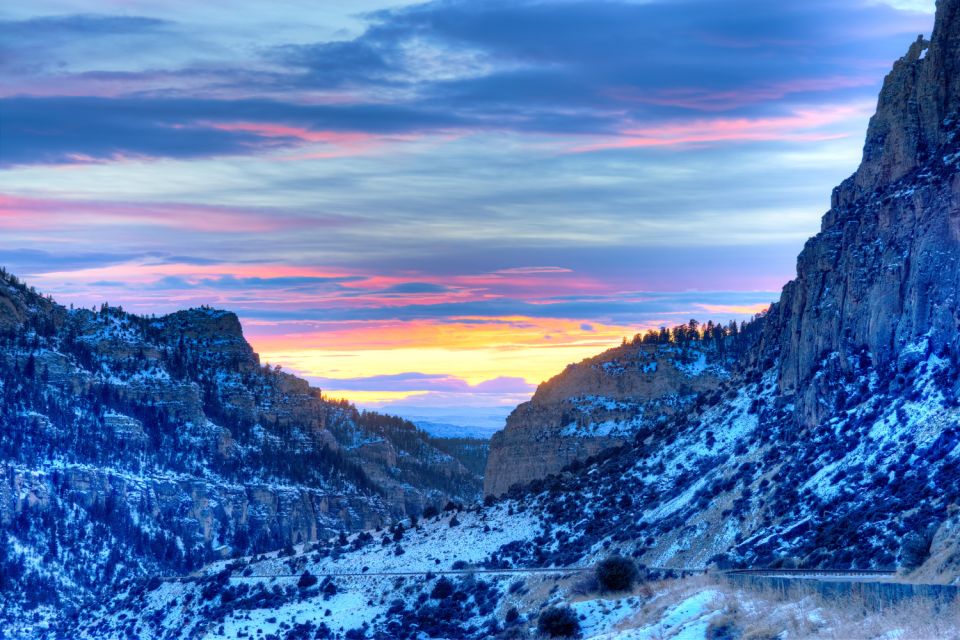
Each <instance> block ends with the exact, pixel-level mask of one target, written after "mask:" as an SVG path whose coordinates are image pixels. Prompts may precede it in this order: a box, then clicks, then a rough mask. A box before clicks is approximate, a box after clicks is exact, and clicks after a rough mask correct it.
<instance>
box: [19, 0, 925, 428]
mask: <svg viewBox="0 0 960 640" xmlns="http://www.w3.org/2000/svg"><path fill="white" fill-rule="evenodd" d="M734 4H737V5H738V6H737V8H736V10H732V9H730V8H729V7H725V6H724V5H723V3H712V2H705V1H704V2H700V1H699V0H698V1H697V2H695V3H694V6H693V7H691V6H688V5H689V3H680V4H677V3H669V2H659V1H658V2H645V3H630V2H609V3H600V4H597V3H580V2H546V3H527V2H516V3H499V2H493V3H470V2H459V1H455V2H443V3H423V4H415V3H400V4H397V3H391V2H382V1H380V0H369V1H367V0H364V1H363V2H361V3H359V4H356V3H339V4H338V3H320V4H319V5H317V4H316V3H307V4H303V3H300V2H297V1H294V2H289V3H283V6H282V7H267V6H266V5H262V4H257V3H246V2H241V3H233V6H231V7H229V8H227V7H226V6H221V5H219V4H216V3H215V4H210V3H194V4H184V3H166V2H159V1H154V0H144V1H142V2H137V3H134V4H128V3H111V2H106V3H100V4H99V5H97V3H94V4H93V5H90V3H76V2H73V1H72V0H67V1H61V0H56V1H54V0H49V1H48V0H38V2H34V3H29V4H24V3H20V4H18V5H11V6H7V7H4V9H2V10H0V12H2V25H0V28H2V29H3V33H4V34H5V35H4V37H5V42H4V53H5V58H6V60H5V62H4V65H5V66H4V68H5V69H6V70H7V71H8V73H7V74H5V76H4V78H3V80H0V96H2V97H0V116H2V117H0V166H2V169H3V170H2V172H0V194H2V195H0V264H2V265H3V266H5V267H6V268H8V269H10V270H11V271H12V272H14V273H16V274H18V275H19V276H21V277H23V278H24V279H25V280H26V281H27V282H28V283H30V284H32V285H34V286H36V287H37V288H38V289H40V290H42V291H44V292H46V293H50V294H52V295H54V296H56V297H57V299H59V300H61V301H63V302H65V303H68V304H69V303H72V304H74V305H82V306H91V305H99V304H100V303H102V302H104V301H107V302H109V303H110V304H116V305H123V306H124V308H126V309H128V310H131V311H134V312H138V313H144V314H151V313H157V314H160V313H167V312H171V311H174V310H176V309H180V308H184V307H191V306H198V305H212V306H215V307H222V308H227V309H230V310H233V311H235V312H236V313H237V314H238V316H239V317H240V319H241V321H242V323H243V326H244V330H245V334H246V335H247V337H248V339H249V340H250V341H251V343H252V344H253V345H254V347H255V348H256V349H257V350H258V351H259V352H260V353H261V356H262V358H263V360H264V361H269V362H271V363H275V364H281V365H283V366H284V367H285V368H287V369H289V370H292V371H295V372H297V373H300V374H302V375H304V376H306V377H308V378H309V379H310V380H311V381H312V382H314V383H315V384H316V385H317V386H319V387H320V388H322V389H323V390H324V391H325V392H326V393H328V394H330V395H332V396H335V397H346V398H349V399H351V400H354V401H356V402H359V403H361V405H363V406H376V407H385V408H387V409H389V410H392V411H397V412H399V413H401V414H403V415H408V416H419V415H425V414H427V413H430V412H434V413H436V412H438V411H440V409H441V408H442V409H443V410H444V411H446V414H445V415H449V414H450V411H447V409H449V408H451V407H453V408H456V409H457V410H458V411H460V413H459V414H458V417H457V418H456V419H457V420H459V421H461V422H462V423H463V424H469V423H470V422H471V421H472V420H474V419H476V420H480V419H483V420H488V421H491V422H498V421H500V420H502V417H503V415H504V414H505V413H506V412H507V411H508V410H509V408H511V407H512V406H514V405H515V404H516V403H518V402H521V401H523V400H524V399H526V398H528V397H529V396H530V394H531V393H532V392H533V390H534V389H535V386H536V384H538V383H539V382H541V381H543V380H546V379H549V378H550V377H552V376H553V375H555V374H557V373H559V372H560V371H561V370H562V369H563V368H564V366H565V365H566V364H568V363H570V362H573V361H577V360H580V359H583V358H585V357H588V356H591V355H594V354H596V353H598V352H599V351H602V350H603V349H605V348H608V347H611V346H614V345H617V344H619V343H620V341H621V340H622V339H623V337H625V336H632V335H633V334H635V333H638V332H640V331H643V330H645V329H647V328H651V327H659V326H661V325H667V326H669V325H672V324H676V323H680V322H684V321H686V320H688V319H690V318H698V319H701V320H708V319H713V320H716V321H722V322H728V321H730V320H744V319H746V318H749V317H751V316H752V315H754V314H756V313H759V312H761V311H763V310H764V309H766V308H767V306H768V305H769V303H770V301H771V300H773V299H774V298H775V297H776V292H777V291H778V290H779V288H780V287H781V286H782V285H783V283H784V282H786V281H787V280H788V279H790V278H791V277H792V276H793V273H794V258H795V255H796V253H797V251H798V250H799V248H801V247H802V245H803V242H804V241H805V239H806V238H807V237H809V236H810V235H811V234H813V233H814V232H816V230H817V228H818V220H819V218H820V216H821V215H822V213H823V212H824V211H825V210H826V209H827V208H828V207H829V201H828V198H827V197H826V195H825V194H828V193H829V190H830V188H831V187H832V186H833V185H835V184H837V183H839V181H840V180H841V179H843V178H844V177H845V176H846V175H847V174H848V173H849V172H850V170H851V169H852V167H853V166H855V164H856V161H857V159H858V158H859V155H860V152H861V148H860V141H861V140H862V131H863V129H864V127H865V125H866V122H867V118H868V116H869V114H870V113H871V111H872V110H873V105H874V104H875V95H876V91H877V88H878V85H879V82H880V80H881V79H882V77H883V73H884V70H885V69H887V68H889V61H890V60H892V59H895V58H896V57H897V56H899V55H901V53H902V46H903V42H904V38H905V37H906V36H911V37H915V35H916V34H917V33H919V32H921V31H924V30H925V29H928V27H929V23H930V19H931V14H930V11H931V10H932V2H930V3H910V4H904V3H894V2H876V3H864V2H858V1H852V0H851V1H849V2H846V1H845V2H839V3H834V4H833V5H832V6H831V11H830V12H829V17H828V16H827V13H825V12H823V11H821V10H820V8H818V7H817V6H813V5H810V6H808V5H806V4H803V3H799V4H798V3H760V2H751V1H747V0H744V1H743V2H740V1H739V0H738V2H736V3H734ZM173 5H176V6H173ZM348 5H349V6H348ZM681 5H682V6H681ZM740 5H742V6H740ZM928 5H929V6H928ZM264 24H269V25H270V28H269V29H264V28H263V25H264ZM757 24H763V25H766V26H765V31H764V33H763V34H762V35H761V34H759V33H758V32H757V30H756V25H757ZM211 25H218V26H217V28H213V27H212V26H211ZM490 25H500V27H498V28H497V29H492V28H491V27H490ZM589 33H604V34H607V35H605V37H604V38H601V39H595V38H589V37H584V34H589ZM666 33H669V34H673V35H671V36H669V37H667V36H664V35H661V34H666ZM676 34H683V37H677V35H676ZM651 52H654V53H655V54H656V55H653V54H652V53H651ZM454 413H456V412H454ZM491 416H494V417H493V418H491Z"/></svg>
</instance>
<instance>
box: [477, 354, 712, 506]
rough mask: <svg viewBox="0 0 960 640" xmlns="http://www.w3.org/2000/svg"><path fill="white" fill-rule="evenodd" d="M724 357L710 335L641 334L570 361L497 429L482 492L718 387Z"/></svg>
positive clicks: (627, 436) (613, 442) (638, 428)
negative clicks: (680, 339) (670, 338)
mask: <svg viewBox="0 0 960 640" xmlns="http://www.w3.org/2000/svg"><path fill="white" fill-rule="evenodd" d="M729 362H730V357H729V354H727V353H726V352H725V351H723V352H721V351H720V349H718V348H717V345H716V344H714V343H711V342H703V343H701V342H699V341H698V342H696V343H691V344H689V345H686V346H683V347H681V346H678V345H674V344H671V343H659V344H658V343H653V342H648V343H646V344H644V343H643V342H642V340H641V339H639V338H638V339H637V340H635V341H634V342H633V343H631V344H624V345H623V346H620V347H617V348H615V349H611V350H609V351H606V352H604V353H602V354H600V355H598V356H595V357H593V358H588V359H587V360H584V361H583V362H580V363H578V364H574V365H570V366H569V367H567V369H566V370H565V371H564V372H563V373H561V374H559V375H557V376H555V377H554V378H552V379H550V380H549V381H547V382H544V383H543V384H541V385H540V386H539V387H538V388H537V391H536V393H535V394H534V396H533V398H532V399H531V400H530V402H526V403H524V404H521V405H520V406H518V407H517V408H516V409H515V410H514V411H513V413H511V414H510V416H509V417H508V418H507V425H506V428H505V429H504V430H503V431H499V432H497V433H496V434H494V436H493V438H492V439H491V441H490V455H489V457H488V459H487V470H486V473H485V474H484V480H483V490H484V493H485V494H487V495H495V496H499V495H501V494H503V493H505V492H506V491H507V490H508V489H510V487H511V486H513V485H514V484H521V485H523V484H526V483H529V482H530V481H532V480H537V479H540V478H544V477H546V476H548V475H550V474H552V473H558V472H559V471H560V470H561V469H563V468H564V467H566V466H567V465H569V464H570V463H572V462H575V461H578V460H584V459H586V458H588V457H590V456H593V455H596V454H598V453H600V452H601V451H604V450H606V449H609V448H612V447H616V446H619V445H622V444H624V443H626V442H629V441H632V440H633V438H634V437H636V435H637V434H638V433H641V432H647V431H652V430H655V429H656V428H657V427H658V426H660V425H663V424H664V423H665V422H666V421H668V419H670V418H671V417H673V416H676V415H677V414H680V413H683V412H686V411H688V410H690V408H691V406H692V405H693V404H694V403H695V401H696V399H697V398H698V396H699V395H700V394H702V393H704V392H707V391H712V390H714V389H716V388H717V387H718V386H719V385H720V383H721V382H722V381H723V380H724V379H726V378H727V377H728V375H729V373H728V371H727V369H726V366H727V365H728V364H729Z"/></svg>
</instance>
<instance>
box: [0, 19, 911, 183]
mask: <svg viewBox="0 0 960 640" xmlns="http://www.w3.org/2000/svg"><path fill="white" fill-rule="evenodd" d="M368 20H369V27H368V28H367V30H366V31H365V32H364V33H362V34H361V35H359V36H358V37H356V38H354V39H352V40H343V41H326V42H316V43H309V44H289V43H277V44H271V45H268V46H265V47H263V48H261V51H262V57H261V58H259V59H253V60H250V59H240V58H230V57H224V58H222V59H218V60H216V61H213V62H209V63H205V64H203V65H197V64H185V65H183V66H181V67H179V68H172V69H171V68H168V69H158V68H156V66H155V65H152V66H150V67H149V68H147V67H144V68H142V69H140V72H141V73H142V74H143V77H138V76H137V73H136V72H134V73H130V70H127V73H126V75H117V74H116V73H115V72H116V71H117V70H116V69H114V70H110V69H96V68H92V69H87V70H85V71H84V72H83V75H82V77H81V76H77V77H73V76H71V74H70V73H69V72H67V73H66V76H67V77H66V78H64V77H63V76H64V74H62V73H61V74H57V75H55V76H53V75H52V76H50V77H51V80H50V84H51V86H52V87H56V86H70V87H71V91H74V92H77V91H82V78H83V77H86V78H88V79H89V80H90V83H91V84H90V87H91V89H92V90H96V89H97V87H98V86H100V85H98V84H97V82H98V80H97V79H98V78H100V79H102V80H105V81H108V82H113V83H120V84H121V85H122V84H123V83H127V84H128V85H129V90H128V91H127V92H126V95H123V92H122V90H118V89H117V88H116V87H111V88H110V89H109V91H110V92H111V93H112V94H113V95H115V97H113V98H106V97H97V96H96V95H86V96H82V95H77V96H54V95H50V92H51V88H43V87H42V86H41V85H42V76H43V74H41V73H39V72H36V73H34V77H32V79H31V81H30V82H28V83H27V85H28V86H30V87H31V88H32V90H34V91H35V92H36V93H38V94H44V95H45V97H41V96H39V95H38V96H33V97H29V96H20V97H9V98H7V99H5V100H4V102H3V103H2V104H0V109H2V111H3V114H4V117H3V122H2V127H3V129H2V131H0V135H2V137H3V142H2V144H3V147H2V149H0V152H2V156H3V163H4V164H5V165H7V166H9V165H18V164H29V163H48V164H49V163H76V162H98V161H99V162H103V161H117V160H123V159H126V158H131V157H134V158H143V157H146V158H159V157H172V158H203V157H211V156H221V155H250V154H264V153H271V152H274V151H276V150H278V149H289V148H298V147H302V146H307V145H310V144H326V145H333V146H334V147H344V146H349V145H359V144H369V143H370V140H371V139H379V138H389V137H390V136H397V135H416V134H443V135H449V134H451V133H462V132H470V131H474V132H475V131H509V132H513V133H518V134H537V135H560V136H568V137H580V138H583V137H597V136H599V137H605V138H610V137H615V138H616V137H622V138H624V139H625V140H626V141H628V143H629V141H632V144H634V145H635V144H637V141H638V132H640V134H639V140H640V141H642V143H643V144H645V145H650V144H667V145H669V144H677V143H688V142H700V143H702V142H711V143H718V142H728V141H731V140H734V141H735V140H747V141H750V140H753V141H756V140H771V139H783V140H790V139H797V138H796V136H797V135H798V134H797V132H796V128H797V123H796V122H795V119H796V117H797V116H796V114H798V113H807V114H816V113H819V107H820V106H822V105H836V104H853V103H858V102H859V101H862V100H863V99H865V98H866V97H870V98H872V97H873V94H874V92H875V87H876V84H877V82H878V81H879V80H880V78H881V77H882V75H883V71H884V70H885V69H886V68H888V67H889V61H890V60H891V59H893V58H895V57H896V56H897V55H900V54H901V53H902V50H903V48H904V46H905V45H904V43H905V42H906V40H905V37H906V34H914V33H916V32H917V31H920V30H923V29H924V28H927V27H928V26H929V15H926V14H922V13H915V12H904V11H898V10H896V9H894V8H892V7H890V6H888V5H884V4H867V3H864V2H861V1H860V0H856V1H855V0H846V1H843V2H827V1H826V0H816V1H813V2H804V3H780V2H767V1H761V0H731V1H728V2H717V1H716V0H687V1H685V2H662V1H661V2H647V3H633V2H582V1H562V2H532V1H521V2H502V1H493V2H483V3H476V2H465V1H445V2H430V3H426V4H419V5H414V6H408V7H401V8H398V9H392V10H387V11H380V12H375V13H373V14H370V15H369V16H368ZM3 24H4V26H3V27H2V28H0V33H2V32H3V30H4V29H6V30H7V31H9V32H11V33H15V34H17V36H16V37H15V38H13V40H12V42H11V43H10V44H8V46H9V47H10V48H11V50H12V51H13V55H14V57H15V58H25V57H27V56H34V57H36V58H37V59H38V60H40V61H44V60H45V61H46V62H45V63H44V62H41V63H39V64H46V65H47V66H50V65H55V60H57V59H58V58H59V57H60V56H61V54H60V53H59V52H49V51H48V52H45V51H42V50H41V51H39V52H37V51H35V50H34V47H33V46H28V45H29V43H27V42H26V40H24V39H27V40H29V39H31V38H34V39H37V38H39V39H41V40H42V39H44V38H46V37H48V36H51V35H52V34H68V35H69V37H70V38H74V37H76V38H79V39H81V40H83V41H84V42H86V41H90V42H99V40H98V38H99V37H100V36H102V35H103V34H107V35H109V34H115V33H121V34H131V33H150V34H152V35H155V36H156V37H167V38H168V44H170V45H172V46H179V44H180V39H182V37H183V36H182V34H179V32H177V33H173V32H172V31H171V29H170V25H169V24H168V23H166V22H164V21H160V20H156V19H152V18H146V17H143V18H141V17H125V16H62V17H54V18H37V19H34V20H30V21H22V22H7V23H3ZM33 30H35V31H36V34H35V35H30V34H32V33H33ZM24 34H27V35H24ZM165 34H166V35H165ZM121 44H122V46H124V47H127V46H129V42H128V41H127V40H123V41H122V43H121ZM103 46H107V47H108V46H111V45H110V43H109V41H107V42H106V43H105V44H103ZM117 46H120V45H117ZM198 46H199V45H198ZM122 51H123V50H122V49H117V50H116V51H115V56H114V57H123V56H122V55H121V52H122ZM201 51H202V49H198V50H197V53H198V54H199V53H200V52H201ZM77 55H78V56H79V57H82V53H78V54H77ZM48 58H49V59H48ZM111 71H112V72H114V73H113V75H110V74H109V72H111ZM98 73H100V74H101V75H100V76H98V75H97V74H98ZM103 73H107V74H108V75H107V76H103V75H102V74H103ZM77 78H80V82H81V84H79V85H78V84H77V81H76V80H77ZM108 78H109V80H107V79H108ZM38 83H39V84H38ZM204 83H206V84H204ZM318 92H320V95H318ZM186 96H189V97H186ZM804 110H805V111H804ZM705 113H720V114H724V117H723V118H719V119H717V120H715V121H712V122H711V121H706V122H703V115H704V114H705ZM811 120H812V118H811V117H807V118H806V120H805V121H804V122H801V123H800V125H801V127H802V128H804V130H805V132H804V133H803V135H804V136H807V138H805V139H809V140H814V139H817V138H816V136H824V135H831V134H832V133H833V132H826V133H825V132H824V131H822V130H820V129H822V127H820V128H818V129H817V130H814V131H808V129H809V128H810V127H809V126H808V125H810V124H811V122H810V121H811ZM698 122H702V124H701V125H698V124H697V123H698ZM731 123H734V125H735V126H731ZM820 124H821V125H822V124H823V123H820ZM698 126H699V127H700V128H701V129H704V130H713V129H716V128H717V127H721V128H722V129H723V135H720V136H707V135H705V134H704V132H703V131H693V132H687V131H686V130H687V129H690V128H691V127H693V128H697V127H698ZM664 127H667V128H669V129H672V130H673V131H674V132H675V134H673V135H671V136H669V137H668V138H666V139H664V138H663V137H662V136H660V135H657V134H656V133H655V132H656V131H658V130H661V129H663V128H664ZM345 136H346V137H345ZM583 144H589V142H584V141H581V145H583ZM607 144H609V142H607ZM625 144H626V143H625Z"/></svg>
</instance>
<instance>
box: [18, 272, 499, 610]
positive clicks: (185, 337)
mask: <svg viewBox="0 0 960 640" xmlns="http://www.w3.org/2000/svg"><path fill="white" fill-rule="evenodd" d="M0 394H2V402H0V425H2V430H0V464H2V471H3V475H2V479H0V523H2V525H3V531H4V534H5V537H4V539H3V540H0V542H2V543H3V544H0V576H3V577H4V578H5V581H6V585H7V586H8V587H9V586H15V587H18V588H5V589H4V590H3V595H2V598H3V601H4V602H3V607H2V610H3V616H4V617H11V616H12V617H17V616H18V615H19V605H21V604H22V605H24V606H26V605H30V604H32V605H33V606H34V607H35V606H36V605H38V604H40V605H47V606H49V607H50V609H49V611H54V610H59V611H65V610H66V611H69V610H70V609H72V608H74V607H80V606H83V605H84V604H85V603H86V602H87V601H88V600H89V598H91V597H93V596H95V595H96V594H97V593H100V592H102V589H104V588H109V586H110V585H111V584H112V583H113V582H114V581H115V580H118V579H121V578H123V579H128V578H130V577H131V576H135V575H140V574H143V573H148V572H149V573H155V572H157V571H163V572H180V571H189V570H191V569H193V568H196V567H197V566H199V565H201V564H202V563H204V562H208V561H210V560H213V559H216V558H222V557H230V556H235V555H239V554H244V553H249V552H252V551H258V550H268V549H277V548H280V547H283V546H285V545H289V544H295V543H300V542H305V541H309V540H316V539H317V538H318V537H326V536H329V535H332V534H334V533H336V532H338V531H356V530H360V529H365V528H369V527H373V526H378V525H381V524H383V523H387V522H390V521H392V520H394V519H396V518H400V517H405V516H410V515H413V516H416V515H419V514H420V513H422V512H423V510H424V509H426V508H428V507H430V506H433V507H440V506H443V505H445V504H446V503H447V502H448V501H450V500H458V501H464V500H466V501H470V500H472V499H475V498H476V497H477V496H478V494H479V489H480V478H479V476H478V475H477V474H475V473H474V472H471V471H469V470H468V469H467V468H466V467H464V465H463V464H461V463H460V462H459V461H458V460H457V458H456V456H457V455H459V454H461V453H464V452H463V451H461V450H460V449H458V448H457V447H459V446H461V445H460V444H458V443H452V444H451V445H450V446H447V449H448V450H449V452H445V451H441V450H439V449H437V448H436V447H435V446H434V444H435V443H437V442H443V441H434V440H432V439H430V438H429V437H428V436H427V435H426V434H424V433H423V432H420V431H418V430H417V429H416V428H415V427H414V426H413V425H411V424H410V423H408V422H405V421H403V420H401V419H399V418H394V417H390V416H384V415H379V414H375V413H368V412H360V411H358V410H357V409H356V408H354V407H353V406H351V405H349V404H347V403H345V402H329V401H327V400H324V399H323V397H322V395H321V392H320V390H318V389H313V388H311V387H310V386H309V385H308V384H307V383H306V382H305V381H303V380H300V379H299V378H297V377H295V376H293V375H290V374H288V373H285V372H283V371H281V370H280V369H279V368H273V367H269V366H264V365H261V363H260V361H259V358H258V356H257V354H256V353H254V352H253V349H252V348H251V347H250V345H249V344H248V343H247V342H246V340H244V338H243V334H242V331H241V327H240V323H239V321H238V319H237V317H236V316H235V315H233V314H232V313H228V312H224V311H218V310H213V309H206V308H204V309H191V310H188V311H181V312H178V313H174V314H171V315H168V316H164V317H161V318H144V317H138V316H134V315H130V314H128V313H125V312H124V311H123V310H122V309H120V308H114V307H107V306H103V307H101V308H100V309H99V310H95V311H94V310H87V309H66V308H64V307H62V306H60V305H57V304H56V303H55V302H53V301H52V300H50V299H47V298H44V297H42V296H40V295H38V294H37V293H36V292H34V291H33V290H32V289H30V288H28V287H26V286H25V285H23V284H21V283H20V282H19V281H18V280H17V279H16V278H15V277H13V276H11V275H10V274H7V273H5V272H2V273H0ZM465 453H466V454H468V455H466V457H465V460H468V461H469V464H471V465H472V466H474V467H476V462H475V460H474V458H475V455H473V453H472V452H469V451H466V452H465ZM81 532H82V533H81ZM34 613H36V614H37V618H38V620H41V621H42V619H43V617H44V612H43V611H39V612H34ZM31 615H32V614H31Z"/></svg>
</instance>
